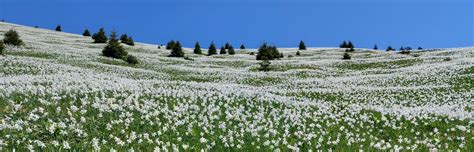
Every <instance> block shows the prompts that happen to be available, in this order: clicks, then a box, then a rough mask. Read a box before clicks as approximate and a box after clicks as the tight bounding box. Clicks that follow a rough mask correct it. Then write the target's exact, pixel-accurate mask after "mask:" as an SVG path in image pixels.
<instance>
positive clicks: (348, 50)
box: [346, 48, 355, 52]
mask: <svg viewBox="0 0 474 152" xmlns="http://www.w3.org/2000/svg"><path fill="white" fill-rule="evenodd" d="M346 52H355V50H354V48H349V49H346Z"/></svg>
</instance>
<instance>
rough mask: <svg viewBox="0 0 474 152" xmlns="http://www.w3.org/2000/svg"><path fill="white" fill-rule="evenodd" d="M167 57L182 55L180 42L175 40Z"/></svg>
mask: <svg viewBox="0 0 474 152" xmlns="http://www.w3.org/2000/svg"><path fill="white" fill-rule="evenodd" d="M169 57H184V52H183V48H182V47H181V43H179V41H176V43H175V44H174V45H173V48H172V49H171V54H170V55H169Z"/></svg>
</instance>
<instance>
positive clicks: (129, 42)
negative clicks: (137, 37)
mask: <svg viewBox="0 0 474 152" xmlns="http://www.w3.org/2000/svg"><path fill="white" fill-rule="evenodd" d="M125 44H127V45H130V46H135V42H134V41H133V38H132V37H131V36H129V37H128V38H127V41H125Z"/></svg>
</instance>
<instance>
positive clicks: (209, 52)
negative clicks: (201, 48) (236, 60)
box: [207, 42, 217, 56]
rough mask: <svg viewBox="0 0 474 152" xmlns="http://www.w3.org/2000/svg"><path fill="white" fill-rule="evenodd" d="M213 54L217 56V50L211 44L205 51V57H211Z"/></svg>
mask: <svg viewBox="0 0 474 152" xmlns="http://www.w3.org/2000/svg"><path fill="white" fill-rule="evenodd" d="M214 54H217V48H216V45H214V42H212V43H211V45H210V46H209V50H208V51H207V55H208V56H211V55H214Z"/></svg>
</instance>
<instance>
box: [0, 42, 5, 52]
mask: <svg viewBox="0 0 474 152" xmlns="http://www.w3.org/2000/svg"><path fill="white" fill-rule="evenodd" d="M4 49H5V45H4V44H3V42H2V41H0V55H3V50H4Z"/></svg>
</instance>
